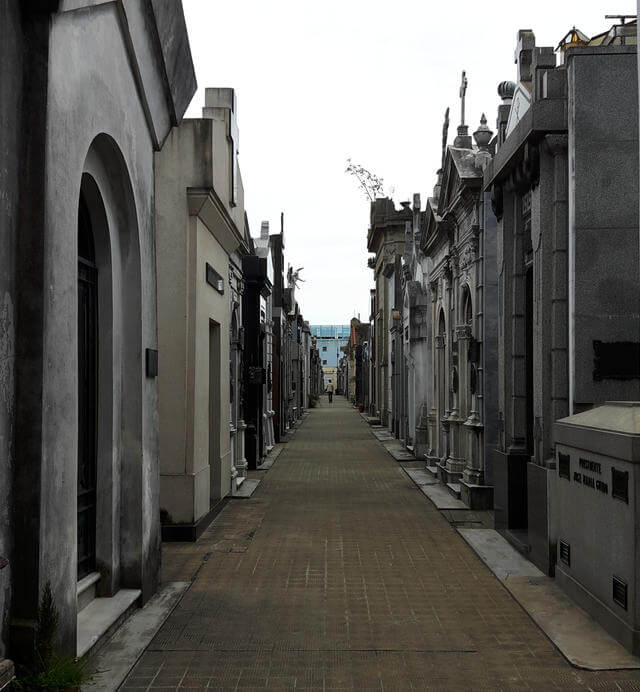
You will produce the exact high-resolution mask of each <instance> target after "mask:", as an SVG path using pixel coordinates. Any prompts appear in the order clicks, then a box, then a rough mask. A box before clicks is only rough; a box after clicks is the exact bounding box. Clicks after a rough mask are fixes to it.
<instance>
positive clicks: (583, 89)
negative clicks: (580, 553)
mask: <svg viewBox="0 0 640 692" xmlns="http://www.w3.org/2000/svg"><path fill="white" fill-rule="evenodd" d="M598 43H599V44H600V45H593V46H591V45H583V46H575V45H574V46H568V47H566V52H565V56H564V57H565V59H564V62H563V64H561V65H559V66H556V55H555V53H554V51H553V49H552V48H551V47H545V48H538V47H536V46H535V38H534V36H533V34H532V33H531V32H528V31H521V32H520V33H519V35H518V48H517V52H516V55H517V58H518V84H517V86H516V88H515V94H514V97H513V104H514V105H515V104H516V101H517V100H518V99H519V101H518V104H519V106H518V109H517V110H516V109H515V108H514V105H511V106H510V104H509V103H506V104H505V105H504V106H501V107H500V109H499V113H498V127H499V139H498V150H497V153H496V156H495V159H494V160H493V161H492V162H491V163H490V164H489V166H488V167H487V170H486V171H485V176H484V184H485V188H486V189H488V190H491V193H492V204H493V207H494V210H495V213H496V216H497V217H498V257H497V261H498V272H499V310H500V339H499V348H498V355H499V374H500V380H499V398H498V408H499V411H498V417H499V421H500V425H501V431H500V438H499V444H498V447H497V450H496V452H495V456H494V465H495V486H496V499H495V510H496V513H495V516H496V526H497V527H499V528H500V529H501V530H503V531H504V533H505V535H506V536H507V537H509V538H510V539H511V540H512V541H513V542H514V543H516V544H517V545H519V546H520V547H522V548H523V549H524V550H526V551H527V552H528V553H529V555H530V559H531V560H532V561H533V562H535V563H536V564H537V565H538V566H539V567H540V568H541V569H543V570H544V571H545V572H548V573H552V572H553V565H554V562H555V544H556V539H557V536H556V535H555V528H554V516H553V508H554V504H555V501H556V500H555V497H554V487H555V476H556V470H555V450H554V439H553V423H554V421H556V420H558V419H559V418H563V417H564V416H566V415H569V414H571V413H578V412H580V411H582V410H586V409H588V408H590V407H591V406H593V405H595V404H598V403H600V402H604V401H605V400H624V399H636V400H637V399H638V397H639V395H640V391H639V383H638V379H637V378H638V376H640V372H637V369H638V368H637V363H636V366H635V371H634V372H631V371H629V372H618V371H617V370H616V369H618V370H619V369H620V368H621V367H622V368H623V369H624V366H625V361H626V364H627V365H629V359H628V358H626V359H625V357H624V353H625V352H626V351H625V349H629V348H630V349H631V350H633V348H634V347H633V346H625V345H624V344H625V343H626V344H633V343H635V344H637V343H638V331H639V322H638V319H639V318H638V314H637V306H638V304H639V303H640V295H639V293H638V282H637V264H638V243H637V234H638V208H637V197H638V157H637V156H635V155H631V150H632V149H635V148H637V146H636V143H637V139H638V130H637V97H636V91H635V89H636V83H637V82H636V70H637V66H636V59H635V46H628V45H606V44H602V41H598ZM596 85H597V86H596ZM614 99H615V102H616V104H617V106H616V110H615V112H611V113H610V114H609V116H607V117H602V112H603V111H602V109H606V108H607V105H606V104H608V103H611V102H612V100H614ZM631 144H633V146H631ZM604 238H606V241H605V240H604ZM635 348H637V346H636V347H635ZM616 354H617V355H616ZM633 360H634V359H633V358H632V359H631V364H630V366H631V370H634V363H633Z"/></svg>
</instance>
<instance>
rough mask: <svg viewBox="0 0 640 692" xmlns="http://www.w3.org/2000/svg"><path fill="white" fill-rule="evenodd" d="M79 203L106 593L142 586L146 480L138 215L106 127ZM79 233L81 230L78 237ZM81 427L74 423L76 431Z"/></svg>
mask: <svg viewBox="0 0 640 692" xmlns="http://www.w3.org/2000/svg"><path fill="white" fill-rule="evenodd" d="M78 211H79V221H82V218H83V216H84V217H86V219H85V220H84V221H83V223H84V224H85V225H86V224H88V225H89V226H90V228H91V234H92V240H93V244H94V251H95V258H94V262H95V269H96V287H97V291H96V293H97V296H96V297H97V309H96V313H97V322H96V340H97V344H96V352H97V368H96V394H95V407H96V416H95V421H96V426H95V427H96V448H95V451H96V508H95V511H96V521H95V524H96V529H95V571H96V572H98V573H99V574H100V581H99V582H98V584H97V594H98V595H99V596H106V595H111V594H113V593H115V592H116V591H117V590H118V589H119V588H120V587H134V588H135V587H140V586H141V579H142V576H141V574H142V569H143V565H142V562H143V550H142V543H143V540H144V539H143V531H144V526H143V525H144V520H145V519H144V512H145V509H146V505H145V502H146V500H145V490H144V486H143V484H144V485H146V486H147V487H148V485H149V480H148V479H143V478H142V468H143V464H142V455H143V446H142V399H143V386H144V384H143V378H144V368H143V345H142V315H141V291H142V270H141V260H140V239H139V230H138V219H137V214H136V206H135V201H134V194H133V190H132V186H131V180H130V176H129V172H128V170H127V166H126V163H125V161H124V157H123V156H122V153H121V151H120V149H119V147H118V145H117V144H116V142H115V141H114V140H113V139H112V138H111V137H110V136H108V135H106V134H101V135H98V136H97V137H96V138H95V139H94V140H93V142H92V143H91V145H90V147H89V150H88V152H87V155H86V158H85V162H84V165H83V173H82V178H81V181H80V191H79V201H78ZM80 240H81V236H80V235H79V238H78V241H79V244H80ZM78 250H79V251H80V250H81V248H80V245H79V247H78ZM80 366H81V364H80V363H79V367H80ZM79 423H80V419H79ZM81 434H82V432H81V431H80V430H79V439H80V437H81ZM145 480H146V482H145Z"/></svg>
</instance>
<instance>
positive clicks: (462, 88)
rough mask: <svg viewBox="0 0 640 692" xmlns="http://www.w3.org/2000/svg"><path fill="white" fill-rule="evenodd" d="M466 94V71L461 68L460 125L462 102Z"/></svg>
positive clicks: (462, 116) (462, 110)
mask: <svg viewBox="0 0 640 692" xmlns="http://www.w3.org/2000/svg"><path fill="white" fill-rule="evenodd" d="M466 96H467V73H466V72H465V71H464V70H462V82H461V83H460V102H461V108H460V125H464V102H465V99H466Z"/></svg>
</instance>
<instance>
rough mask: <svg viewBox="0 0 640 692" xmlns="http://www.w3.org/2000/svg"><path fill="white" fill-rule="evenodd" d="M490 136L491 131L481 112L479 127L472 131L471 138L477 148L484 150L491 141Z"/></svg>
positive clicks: (491, 135)
mask: <svg viewBox="0 0 640 692" xmlns="http://www.w3.org/2000/svg"><path fill="white" fill-rule="evenodd" d="M491 137H493V132H491V130H490V129H489V128H488V127H487V118H486V117H485V114H484V113H483V114H482V117H481V118H480V127H478V129H477V130H476V131H475V132H474V133H473V138H474V139H475V140H476V144H477V145H478V149H480V150H481V151H483V150H486V149H487V148H488V146H489V142H490V141H491Z"/></svg>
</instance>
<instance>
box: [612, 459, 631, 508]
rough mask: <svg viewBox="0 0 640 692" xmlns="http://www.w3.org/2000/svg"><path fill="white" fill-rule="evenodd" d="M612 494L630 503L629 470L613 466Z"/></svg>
mask: <svg viewBox="0 0 640 692" xmlns="http://www.w3.org/2000/svg"><path fill="white" fill-rule="evenodd" d="M611 495H612V496H613V497H615V498H616V499H617V500H622V501H623V502H626V503H627V504H629V472H628V471H618V469H614V468H613V467H612V468H611Z"/></svg>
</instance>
